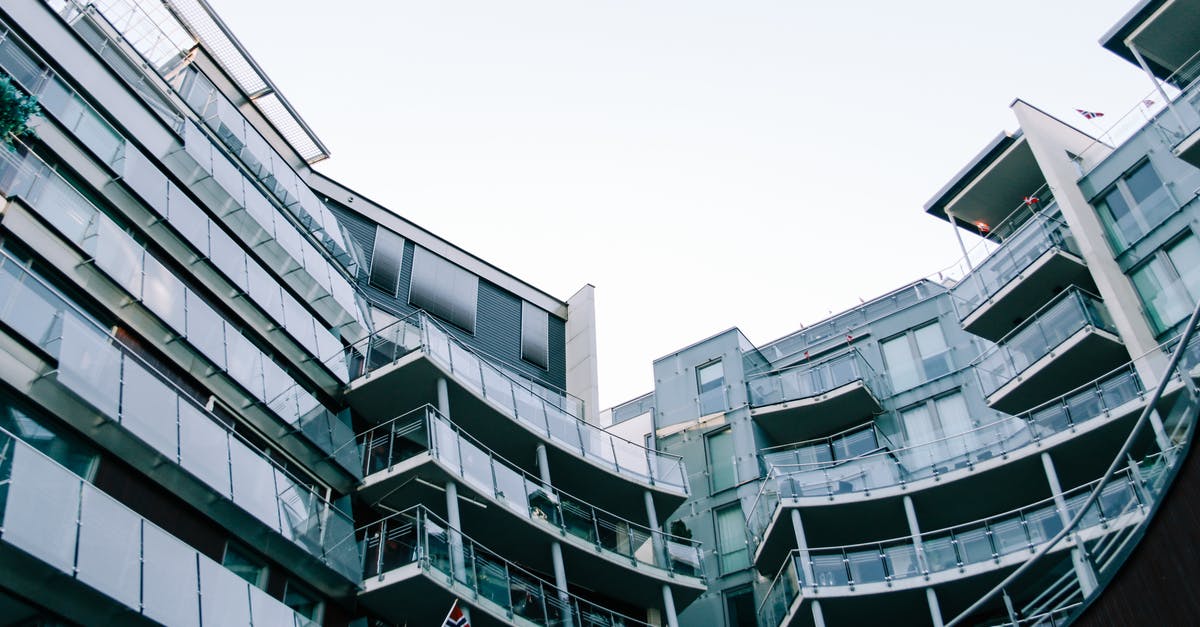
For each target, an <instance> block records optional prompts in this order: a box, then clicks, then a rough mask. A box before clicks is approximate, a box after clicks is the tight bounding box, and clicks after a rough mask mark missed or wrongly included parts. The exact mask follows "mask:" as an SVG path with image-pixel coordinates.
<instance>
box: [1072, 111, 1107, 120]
mask: <svg viewBox="0 0 1200 627" xmlns="http://www.w3.org/2000/svg"><path fill="white" fill-rule="evenodd" d="M1076 111H1078V112H1079V115H1082V116H1083V117H1084V118H1086V119H1088V120H1094V119H1096V118H1102V117H1104V114H1103V113H1100V112H1099V111H1084V110H1083V109H1076Z"/></svg>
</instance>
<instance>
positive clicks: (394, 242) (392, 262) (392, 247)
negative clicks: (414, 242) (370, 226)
mask: <svg viewBox="0 0 1200 627" xmlns="http://www.w3.org/2000/svg"><path fill="white" fill-rule="evenodd" d="M403 261H404V238H403V237H400V236H399V235H396V234H395V233H393V232H391V231H389V230H387V229H385V228H383V227H382V226H376V227H375V250H374V252H373V253H371V276H370V279H369V280H368V283H370V284H371V285H374V286H375V287H378V288H379V289H381V290H383V291H385V292H387V293H388V294H390V295H392V296H395V295H396V288H397V287H398V286H399V284H400V265H401V263H402V262H403Z"/></svg>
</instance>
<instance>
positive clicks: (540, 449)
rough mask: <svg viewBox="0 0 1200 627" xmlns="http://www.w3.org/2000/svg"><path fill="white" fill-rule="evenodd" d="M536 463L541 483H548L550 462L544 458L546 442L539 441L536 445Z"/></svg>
mask: <svg viewBox="0 0 1200 627" xmlns="http://www.w3.org/2000/svg"><path fill="white" fill-rule="evenodd" d="M537 465H538V476H539V477H541V479H542V483H544V484H546V485H547V486H549V485H550V462H549V460H547V459H546V444H545V443H543V442H539V443H538V445H537Z"/></svg>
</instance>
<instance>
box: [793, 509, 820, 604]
mask: <svg viewBox="0 0 1200 627" xmlns="http://www.w3.org/2000/svg"><path fill="white" fill-rule="evenodd" d="M792 531H793V532H794V533H795V534H796V549H798V550H799V552H800V574H801V576H802V577H804V581H803V583H804V584H807V585H809V586H812V585H816V583H817V582H816V580H815V578H814V577H813V569H812V554H811V553H810V552H809V550H808V536H806V535H805V534H804V524H803V523H801V522H800V510H798V509H796V508H792ZM801 587H803V586H801Z"/></svg>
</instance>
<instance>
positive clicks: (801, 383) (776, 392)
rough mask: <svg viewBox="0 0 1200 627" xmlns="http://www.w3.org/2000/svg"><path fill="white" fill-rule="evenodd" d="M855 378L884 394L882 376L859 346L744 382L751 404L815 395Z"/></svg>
mask: <svg viewBox="0 0 1200 627" xmlns="http://www.w3.org/2000/svg"><path fill="white" fill-rule="evenodd" d="M854 381H862V382H863V384H865V385H866V386H867V389H868V390H871V391H872V393H874V394H875V395H876V397H880V396H881V395H882V396H886V391H885V390H883V389H882V388H881V384H882V379H881V378H880V377H878V376H877V375H876V374H875V369H874V368H872V367H871V365H870V364H869V363H867V360H866V359H865V358H863V356H862V353H860V352H858V349H850V350H848V351H846V352H845V353H843V354H841V355H837V356H835V357H832V358H829V359H825V360H823V361H821V363H818V364H816V365H809V364H799V365H795V366H790V367H788V368H786V369H784V370H780V371H778V372H771V373H767V374H763V375H759V376H756V377H753V378H751V379H749V380H747V381H746V390H747V392H748V394H749V396H750V405H751V406H752V407H762V406H764V405H774V404H776V403H782V402H785V401H793V400H798V399H803V398H809V397H812V396H818V395H821V394H824V393H826V392H829V391H832V390H835V389H837V388H839V387H841V386H843V385H846V384H848V383H852V382H854Z"/></svg>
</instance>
